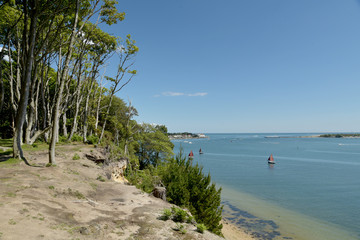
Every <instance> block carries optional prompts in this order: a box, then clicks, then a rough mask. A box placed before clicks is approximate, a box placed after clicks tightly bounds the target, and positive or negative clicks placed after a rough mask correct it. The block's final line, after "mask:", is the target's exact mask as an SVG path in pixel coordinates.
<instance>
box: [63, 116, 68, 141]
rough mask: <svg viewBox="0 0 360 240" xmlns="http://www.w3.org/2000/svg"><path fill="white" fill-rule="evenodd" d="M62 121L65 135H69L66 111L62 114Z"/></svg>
mask: <svg viewBox="0 0 360 240" xmlns="http://www.w3.org/2000/svg"><path fill="white" fill-rule="evenodd" d="M62 118H63V119H62V122H63V127H62V128H63V135H64V136H67V135H68V132H67V128H66V121H67V119H66V112H64V114H63V115H62Z"/></svg>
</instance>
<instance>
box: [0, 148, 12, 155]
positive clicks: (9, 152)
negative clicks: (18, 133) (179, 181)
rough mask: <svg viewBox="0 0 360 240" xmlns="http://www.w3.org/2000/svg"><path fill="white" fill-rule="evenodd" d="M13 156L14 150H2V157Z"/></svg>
mask: <svg viewBox="0 0 360 240" xmlns="http://www.w3.org/2000/svg"><path fill="white" fill-rule="evenodd" d="M12 154H13V150H12V149H8V150H6V151H4V150H2V149H0V156H7V155H12Z"/></svg>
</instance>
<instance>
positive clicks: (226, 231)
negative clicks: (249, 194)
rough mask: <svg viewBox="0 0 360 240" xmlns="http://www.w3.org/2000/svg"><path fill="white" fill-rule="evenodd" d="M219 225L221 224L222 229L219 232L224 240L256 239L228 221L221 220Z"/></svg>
mask: <svg viewBox="0 0 360 240" xmlns="http://www.w3.org/2000/svg"><path fill="white" fill-rule="evenodd" d="M221 223H222V224H223V228H222V230H221V232H222V234H223V235H224V238H225V239H226V240H239V239H241V240H251V239H256V238H254V237H253V236H252V235H251V234H249V233H247V232H246V231H245V230H243V229H241V228H239V227H237V226H236V225H235V224H233V223H232V222H231V221H229V220H228V219H226V218H224V217H223V219H222V220H221Z"/></svg>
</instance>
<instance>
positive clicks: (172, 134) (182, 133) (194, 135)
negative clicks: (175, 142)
mask: <svg viewBox="0 0 360 240" xmlns="http://www.w3.org/2000/svg"><path fill="white" fill-rule="evenodd" d="M168 135H169V136H175V135H183V136H184V135H186V136H191V137H198V136H199V135H198V134H195V133H189V132H181V133H168Z"/></svg>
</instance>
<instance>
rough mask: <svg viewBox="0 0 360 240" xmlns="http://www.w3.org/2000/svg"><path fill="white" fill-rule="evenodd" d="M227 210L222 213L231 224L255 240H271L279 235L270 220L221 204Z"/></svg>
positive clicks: (230, 205)
mask: <svg viewBox="0 0 360 240" xmlns="http://www.w3.org/2000/svg"><path fill="white" fill-rule="evenodd" d="M222 203H223V204H224V205H225V206H227V207H228V209H229V210H225V209H224V213H226V215H229V216H228V217H226V219H228V220H229V221H230V222H232V223H233V224H235V225H237V226H239V227H241V228H243V229H245V230H246V231H247V232H250V234H251V235H252V236H254V237H256V238H257V239H261V240H273V239H275V238H276V237H278V236H281V233H280V232H279V231H278V229H279V226H278V225H277V224H276V223H275V222H274V221H272V220H264V219H260V218H258V217H256V216H254V215H252V214H251V213H248V212H246V211H243V210H241V209H239V208H237V207H236V206H234V205H232V204H230V203H229V202H228V201H223V202H222ZM283 239H292V238H290V237H283Z"/></svg>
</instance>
